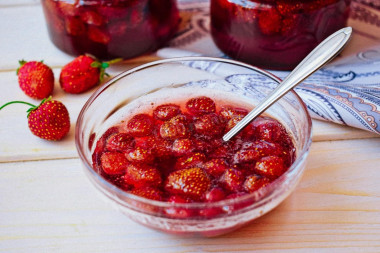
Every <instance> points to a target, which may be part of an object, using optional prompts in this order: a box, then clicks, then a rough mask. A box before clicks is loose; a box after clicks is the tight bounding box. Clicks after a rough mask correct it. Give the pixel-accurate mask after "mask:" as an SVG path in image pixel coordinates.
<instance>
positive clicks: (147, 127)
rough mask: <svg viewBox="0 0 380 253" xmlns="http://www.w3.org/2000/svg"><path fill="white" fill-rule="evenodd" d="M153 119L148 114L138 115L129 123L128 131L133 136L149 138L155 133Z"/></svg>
mask: <svg viewBox="0 0 380 253" xmlns="http://www.w3.org/2000/svg"><path fill="white" fill-rule="evenodd" d="M153 126H154V125H153V118H152V117H151V116H149V115H148V114H136V115H135V116H133V117H132V118H131V119H130V120H129V121H128V123H127V131H128V133H130V134H131V135H132V136H137V137H141V136H148V135H150V134H151V133H152V131H153Z"/></svg>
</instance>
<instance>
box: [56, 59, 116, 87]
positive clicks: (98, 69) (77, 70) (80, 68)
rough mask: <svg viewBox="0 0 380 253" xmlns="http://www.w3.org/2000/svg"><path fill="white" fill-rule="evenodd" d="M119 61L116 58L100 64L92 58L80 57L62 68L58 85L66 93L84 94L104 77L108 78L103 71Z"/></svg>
mask: <svg viewBox="0 0 380 253" xmlns="http://www.w3.org/2000/svg"><path fill="white" fill-rule="evenodd" d="M121 60H122V59H120V58H118V59H114V60H111V61H108V62H100V61H98V60H97V59H95V58H94V57H92V56H89V55H80V56H78V57H76V58H75V59H74V60H72V61H71V62H69V63H68V64H66V65H65V66H63V68H62V70H61V74H60V77H59V83H60V85H61V87H62V89H63V90H64V91H66V92H68V93H72V94H78V93H82V92H85V91H87V90H89V89H91V88H92V87H94V86H96V85H97V84H98V83H101V82H102V81H103V78H104V76H109V75H108V74H107V73H106V72H105V69H106V68H108V67H109V66H110V64H113V63H116V62H119V61H121Z"/></svg>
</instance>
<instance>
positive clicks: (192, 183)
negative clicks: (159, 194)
mask: <svg viewBox="0 0 380 253" xmlns="http://www.w3.org/2000/svg"><path fill="white" fill-rule="evenodd" d="M210 185H211V181H210V179H209V177H208V176H207V174H206V172H204V171H203V170H202V169H201V168H197V167H193V168H188V169H182V170H178V171H174V172H172V173H170V174H169V176H168V177H167V180H166V183H165V190H167V191H168V192H169V193H171V194H175V195H177V194H178V195H181V196H184V197H188V198H191V199H195V200H198V199H201V198H202V196H203V195H204V194H205V193H206V191H207V190H208V189H209V188H210Z"/></svg>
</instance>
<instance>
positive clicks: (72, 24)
mask: <svg viewBox="0 0 380 253" xmlns="http://www.w3.org/2000/svg"><path fill="white" fill-rule="evenodd" d="M64 20H65V30H66V32H67V33H68V34H69V35H71V36H80V35H82V34H84V32H85V31H86V26H85V24H83V22H82V20H80V19H79V18H77V17H65V19H64Z"/></svg>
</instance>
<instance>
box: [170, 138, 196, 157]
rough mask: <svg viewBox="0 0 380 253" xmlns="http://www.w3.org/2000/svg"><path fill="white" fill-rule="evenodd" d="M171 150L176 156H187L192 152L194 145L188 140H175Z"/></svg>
mask: <svg viewBox="0 0 380 253" xmlns="http://www.w3.org/2000/svg"><path fill="white" fill-rule="evenodd" d="M172 150H173V154H174V155H176V156H183V155H189V154H190V153H191V152H192V151H193V150H194V144H193V142H192V141H191V140H190V139H176V140H175V141H174V142H173V148H172Z"/></svg>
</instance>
